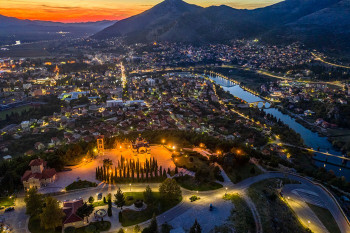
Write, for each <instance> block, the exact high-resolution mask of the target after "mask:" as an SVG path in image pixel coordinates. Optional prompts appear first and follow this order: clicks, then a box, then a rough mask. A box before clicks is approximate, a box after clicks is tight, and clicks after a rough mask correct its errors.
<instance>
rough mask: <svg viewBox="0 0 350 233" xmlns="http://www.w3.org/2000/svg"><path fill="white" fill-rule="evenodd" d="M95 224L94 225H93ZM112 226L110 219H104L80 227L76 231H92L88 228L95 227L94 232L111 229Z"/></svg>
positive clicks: (78, 232)
mask: <svg viewBox="0 0 350 233" xmlns="http://www.w3.org/2000/svg"><path fill="white" fill-rule="evenodd" d="M91 226H93V227H91ZM110 228H111V222H109V221H103V222H91V223H90V224H89V225H88V226H85V227H80V228H77V229H75V233H86V232H90V231H89V230H88V229H95V231H94V232H96V233H98V232H103V231H109V229H110Z"/></svg>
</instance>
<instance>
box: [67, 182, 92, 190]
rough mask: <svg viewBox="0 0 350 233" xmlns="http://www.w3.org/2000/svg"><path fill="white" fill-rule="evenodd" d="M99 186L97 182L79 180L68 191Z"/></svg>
mask: <svg viewBox="0 0 350 233" xmlns="http://www.w3.org/2000/svg"><path fill="white" fill-rule="evenodd" d="M96 186H97V184H96V183H95V182H90V181H87V180H78V181H74V182H73V183H71V184H70V185H68V186H67V187H66V190H67V191H71V190H75V189H83V188H90V187H96Z"/></svg>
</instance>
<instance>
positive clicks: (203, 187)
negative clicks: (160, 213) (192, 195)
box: [175, 175, 223, 191]
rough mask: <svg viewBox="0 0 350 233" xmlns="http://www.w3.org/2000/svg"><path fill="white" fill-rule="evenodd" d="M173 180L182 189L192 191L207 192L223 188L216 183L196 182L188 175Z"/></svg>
mask: <svg viewBox="0 0 350 233" xmlns="http://www.w3.org/2000/svg"><path fill="white" fill-rule="evenodd" d="M175 180H176V182H177V183H178V184H179V185H180V186H181V187H182V188H185V189H188V190H193V191H208V190H215V189H219V188H222V187H223V186H222V184H219V183H216V182H214V181H207V182H206V181H203V182H198V181H196V180H195V178H194V177H192V176H189V175H185V176H179V177H176V178H175Z"/></svg>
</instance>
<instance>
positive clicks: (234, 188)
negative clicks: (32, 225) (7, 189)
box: [4, 172, 350, 233]
mask: <svg viewBox="0 0 350 233" xmlns="http://www.w3.org/2000/svg"><path fill="white" fill-rule="evenodd" d="M271 178H289V179H291V180H295V181H299V182H300V183H301V185H303V186H305V187H307V188H308V189H309V190H310V191H312V192H314V193H316V194H317V195H318V196H319V198H320V199H321V201H322V202H323V203H324V206H325V207H327V208H328V210H329V211H330V212H331V213H332V215H333V217H334V219H335V220H336V221H337V224H338V226H339V229H340V230H341V232H343V233H346V232H350V225H349V222H348V220H347V219H346V218H345V216H344V215H343V213H342V210H341V209H340V208H339V206H338V205H337V203H336V202H335V201H334V199H333V198H332V196H331V195H330V194H329V193H328V192H327V191H325V190H324V189H323V188H321V187H320V185H318V184H316V183H314V182H312V181H310V180H308V179H306V178H303V177H301V176H298V175H294V174H285V173H281V172H267V173H264V174H261V175H258V176H255V177H250V178H248V179H245V180H243V181H241V182H240V183H238V184H233V183H231V182H229V181H227V180H226V179H225V180H226V181H225V182H224V183H223V184H224V188H221V189H218V190H212V191H204V192H199V193H198V192H196V191H189V190H185V189H182V190H183V196H184V197H183V201H182V202H181V203H180V204H179V205H177V206H175V207H174V208H172V209H170V210H168V211H166V212H164V213H163V214H160V215H159V216H158V217H157V220H158V223H159V224H163V223H164V222H171V221H172V220H173V219H175V218H176V217H178V216H181V215H182V214H185V213H186V212H187V211H189V210H190V209H191V208H194V207H195V206H196V205H197V206H198V205H199V204H200V205H204V206H205V208H209V204H210V203H213V205H214V206H215V203H216V202H220V201H222V200H223V199H222V197H223V195H224V194H225V193H226V192H228V193H239V194H241V195H243V198H244V199H247V198H246V197H247V195H246V194H245V193H246V192H245V191H246V190H247V189H248V188H249V187H250V186H251V185H252V184H254V183H257V182H260V181H263V180H266V179H271ZM150 186H151V188H152V189H153V190H157V188H158V186H159V184H150ZM118 187H121V189H122V190H123V191H124V192H129V191H130V186H129V185H120V186H118ZM144 188H145V184H135V185H133V186H132V187H131V191H133V192H135V191H143V190H144ZM116 189H117V186H115V185H106V184H102V185H99V186H98V187H97V188H92V189H86V190H78V191H74V192H70V193H66V194H63V195H58V196H56V198H57V199H58V200H60V201H63V200H72V199H75V198H79V197H82V198H83V199H84V200H87V199H88V197H89V196H95V195H96V193H98V192H102V193H106V194H107V193H109V192H112V193H114V192H115V191H116ZM192 195H199V196H200V198H201V200H200V202H198V203H196V202H194V203H191V202H190V201H189V197H190V196H192ZM17 203H20V204H18V205H16V210H15V211H14V212H12V213H5V214H4V217H5V219H6V220H7V222H8V223H10V224H11V226H12V227H13V228H14V232H26V230H25V228H24V227H23V223H24V222H26V219H27V216H26V215H25V205H24V204H23V198H18V199H17V201H16V204H17ZM248 203H249V202H248ZM253 204H254V203H253ZM249 206H250V208H251V209H252V208H253V209H254V208H255V206H254V205H253V206H251V205H249ZM255 219H256V221H258V223H257V232H262V229H261V224H260V223H259V222H260V220H259V216H255ZM18 222H20V223H21V224H20V225H18ZM147 224H148V221H147V222H144V223H142V224H139V225H140V226H147ZM214 224H215V223H214ZM112 227H114V228H112V229H111V231H110V232H116V231H117V229H118V228H119V227H120V225H118V224H117V223H113V225H112ZM117 227H118V228H117ZM131 228H132V227H129V229H131Z"/></svg>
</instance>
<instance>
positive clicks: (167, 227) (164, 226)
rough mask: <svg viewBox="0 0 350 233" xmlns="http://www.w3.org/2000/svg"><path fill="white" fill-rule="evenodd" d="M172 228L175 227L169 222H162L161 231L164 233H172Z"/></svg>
mask: <svg viewBox="0 0 350 233" xmlns="http://www.w3.org/2000/svg"><path fill="white" fill-rule="evenodd" d="M171 229H173V227H172V226H171V225H170V224H168V223H167V222H165V223H163V224H162V229H161V232H162V233H170V231H171Z"/></svg>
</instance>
